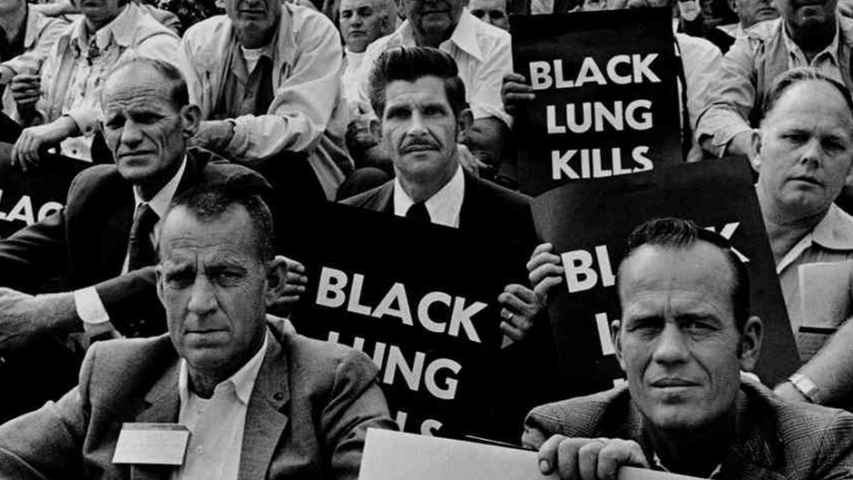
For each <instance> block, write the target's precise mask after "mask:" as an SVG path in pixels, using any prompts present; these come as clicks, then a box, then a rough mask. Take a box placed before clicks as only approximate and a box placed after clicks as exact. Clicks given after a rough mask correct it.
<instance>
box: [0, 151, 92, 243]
mask: <svg viewBox="0 0 853 480" xmlns="http://www.w3.org/2000/svg"><path fill="white" fill-rule="evenodd" d="M11 150H12V146H11V145H10V144H8V143H2V142H0V238H6V237H8V236H9V235H11V234H13V233H15V232H16V231H17V230H20V229H21V228H23V227H26V226H27V225H32V224H34V223H36V222H38V221H39V220H41V219H42V218H44V217H46V216H48V215H50V214H51V213H53V212H55V211H57V210H59V209H60V208H62V206H63V205H64V204H65V197H66V195H67V194H68V187H69V186H71V180H73V179H74V177H75V176H76V175H77V174H78V173H79V172H80V171H81V170H83V169H84V168H86V167H88V166H89V165H91V164H90V163H87V162H82V161H78V160H72V159H69V158H49V159H47V160H45V161H44V162H45V163H46V164H48V165H47V166H46V167H44V168H38V169H36V170H30V171H27V172H23V171H21V169H20V168H17V167H13V166H12V163H11V161H10V158H11ZM53 160H56V161H53Z"/></svg>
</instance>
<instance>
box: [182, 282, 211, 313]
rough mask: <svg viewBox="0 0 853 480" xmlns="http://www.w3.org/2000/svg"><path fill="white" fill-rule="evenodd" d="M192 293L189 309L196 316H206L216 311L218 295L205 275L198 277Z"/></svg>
mask: <svg viewBox="0 0 853 480" xmlns="http://www.w3.org/2000/svg"><path fill="white" fill-rule="evenodd" d="M191 288H192V290H191V291H190V301H189V304H188V305H187V309H188V310H189V311H190V312H191V313H194V314H196V315H204V314H206V313H209V312H211V311H213V310H215V309H216V295H215V293H214V291H213V285H211V283H210V281H209V280H208V279H207V277H206V276H204V275H198V276H197V277H196V280H195V282H194V283H193V285H192V287H191Z"/></svg>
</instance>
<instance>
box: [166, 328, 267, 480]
mask: <svg viewBox="0 0 853 480" xmlns="http://www.w3.org/2000/svg"><path fill="white" fill-rule="evenodd" d="M268 342H269V333H267V336H265V337H264V343H263V345H262V346H261V349H260V350H259V351H258V353H256V354H255V356H253V357H252V358H251V360H249V361H248V362H247V363H246V364H245V365H243V367H242V368H241V369H240V370H238V371H237V373H235V374H234V375H232V376H231V377H230V378H228V379H227V380H225V381H224V382H222V383H220V384H219V385H217V386H216V388H214V390H213V396H212V397H211V398H209V399H204V398H201V397H199V396H198V395H196V394H195V393H193V392H192V391H190V389H189V371H188V370H187V362H186V360H184V359H181V364H180V371H179V373H178V393H179V395H180V399H181V409H180V414H179V417H178V423H180V424H181V425H185V426H186V427H187V428H188V429H189V430H190V432H191V434H190V441H189V445H188V447H187V453H186V457H185V458H184V464H183V466H182V467H180V468H179V469H177V471H175V473H174V474H173V475H172V480H196V479H197V480H210V479H218V480H236V479H237V474H238V472H239V469H240V452H241V450H242V446H243V429H244V427H245V424H246V412H247V411H248V408H249V399H250V398H251V397H252V390H254V388H255V380H256V379H257V378H258V372H259V371H260V369H261V364H262V363H263V361H264V356H265V355H266V351H267V345H268Z"/></svg>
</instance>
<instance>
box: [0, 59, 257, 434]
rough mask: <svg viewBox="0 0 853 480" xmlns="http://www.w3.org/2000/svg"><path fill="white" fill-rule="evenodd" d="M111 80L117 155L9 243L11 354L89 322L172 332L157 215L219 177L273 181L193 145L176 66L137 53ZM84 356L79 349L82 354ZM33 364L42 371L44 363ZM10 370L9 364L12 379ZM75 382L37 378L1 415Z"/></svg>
mask: <svg viewBox="0 0 853 480" xmlns="http://www.w3.org/2000/svg"><path fill="white" fill-rule="evenodd" d="M103 89H104V91H103V94H102V99H101V100H102V102H103V110H104V125H103V130H104V137H105V139H106V141H107V144H108V146H109V147H110V149H111V150H112V152H113V155H114V157H115V159H116V163H115V164H111V165H97V166H93V167H90V168H88V169H86V170H84V171H83V172H82V173H80V174H79V175H78V176H77V177H76V178H75V179H74V182H73V183H72V185H71V188H70V190H69V193H68V199H67V202H66V206H65V208H63V209H62V210H60V211H58V212H56V213H55V214H53V215H51V216H49V217H46V218H45V219H44V220H43V221H41V222H39V223H37V224H34V225H32V226H30V227H28V228H25V229H23V230H20V231H18V232H17V233H16V234H15V235H13V236H11V237H9V238H7V239H4V240H2V241H0V286H2V287H9V288H0V355H3V356H7V358H10V359H14V358H15V355H16V354H22V350H23V351H24V352H26V351H31V349H32V348H38V346H41V345H42V344H43V343H45V342H46V341H49V340H50V339H53V338H54V337H59V338H61V339H63V340H66V339H67V334H68V333H70V332H74V331H79V330H85V332H86V333H87V334H88V335H89V336H90V337H93V338H96V339H99V338H101V337H103V336H107V337H112V336H115V335H116V333H115V332H116V330H117V331H118V332H119V333H120V334H122V335H124V336H131V337H137V336H149V335H154V334H159V333H162V332H165V331H166V322H165V315H164V313H163V310H162V307H161V306H160V302H158V300H157V295H156V290H155V275H154V269H153V267H151V265H154V264H155V263H156V255H155V250H154V245H155V244H156V240H157V238H158V236H159V228H158V226H157V223H158V220H159V219H160V218H161V217H162V215H163V214H164V213H165V211H166V210H167V208H168V206H169V203H170V202H171V200H172V198H173V197H174V196H175V194H176V193H179V192H181V191H183V190H186V189H188V188H191V187H193V186H196V185H200V184H208V183H224V184H228V185H233V186H234V187H235V188H245V189H248V190H250V191H257V192H264V191H265V190H267V189H268V188H269V185H268V184H267V183H266V181H265V180H264V179H263V178H262V177H261V176H260V175H258V174H256V173H254V172H252V171H251V170H249V169H248V168H246V167H242V166H239V165H234V164H231V163H228V162H224V161H222V160H221V159H219V158H218V157H216V156H215V155H212V154H211V153H210V152H206V151H202V150H190V151H187V149H186V142H187V140H188V139H189V138H190V137H191V136H192V135H193V134H194V133H195V131H196V129H197V128H198V125H199V122H200V111H199V109H198V107H197V106H194V105H190V104H189V101H188V98H189V96H188V93H187V86H186V82H185V81H184V78H183V76H182V75H181V73H180V72H179V71H178V70H177V69H176V68H175V67H174V66H172V65H170V64H168V63H166V62H162V61H159V60H151V59H141V58H140V59H135V60H132V61H130V62H128V63H126V64H124V65H123V66H122V67H120V68H118V69H117V70H116V71H115V72H113V73H112V74H111V75H110V77H108V79H107V80H106V82H105V83H104V87H103ZM145 267H147V268H145ZM54 277H60V278H61V280H60V286H61V288H62V289H63V290H65V291H63V292H62V293H50V294H46V295H37V296H31V295H28V294H24V293H21V292H19V291H18V290H22V291H25V292H28V293H43V292H44V290H41V289H40V287H41V286H42V285H44V284H45V283H46V281H47V280H48V279H51V278H54ZM12 288H14V289H16V290H12ZM65 343H68V342H65ZM34 344H35V345H34ZM83 344H85V341H84V342H83ZM36 345H37V346H36ZM24 347H28V348H24ZM79 353H81V352H78V355H72V358H74V359H75V360H77V362H79V360H80V358H81V357H80V355H79ZM44 357H45V355H43V354H34V355H33V358H34V359H37V360H38V362H39V363H44V364H45V365H44V367H45V369H46V370H47V371H54V370H53V369H52V368H51V367H57V365H48V364H47V363H48V362H50V361H51V360H49V359H47V358H44ZM53 361H54V362H56V360H53ZM71 363H72V365H70V366H68V370H70V371H71V372H74V371H75V370H77V368H78V366H79V363H77V365H73V363H74V362H71ZM27 367H28V369H27V370H29V371H34V370H35V371H37V370H38V367H39V366H38V365H27ZM3 368H6V367H3ZM66 371H67V370H66ZM3 375H5V371H4V370H0V381H2V380H3V379H4V377H3ZM57 376H58V375H57ZM75 383H76V374H72V375H71V376H70V377H65V376H63V377H62V378H45V379H40V381H39V382H38V384H39V385H40V386H41V387H43V389H42V388H30V387H29V386H28V388H27V389H21V391H16V394H15V395H8V396H6V395H4V397H7V398H6V399H5V400H0V418H2V417H3V416H5V415H6V414H7V413H10V412H8V411H7V407H8V405H5V403H7V401H8V403H9V404H13V405H15V408H17V407H20V408H24V409H25V408H26V407H35V406H38V405H40V404H41V402H43V401H44V400H45V399H46V398H51V397H55V396H58V395H61V394H62V393H63V392H64V390H67V389H68V388H70V386H73V385H74V384H75ZM5 387H9V388H14V386H13V385H5V384H4V388H5ZM37 387H38V386H37ZM23 390H26V391H23ZM42 390H45V391H42ZM27 394H31V396H32V397H34V398H32V400H31V402H32V403H29V402H27V401H26V400H25V397H26V396H27ZM13 410H14V408H13ZM11 413H14V412H11Z"/></svg>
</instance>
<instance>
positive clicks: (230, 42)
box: [182, 3, 352, 199]
mask: <svg viewBox="0 0 853 480" xmlns="http://www.w3.org/2000/svg"><path fill="white" fill-rule="evenodd" d="M281 10H282V12H281V13H282V14H281V21H280V22H279V31H278V37H277V38H278V40H277V42H278V44H277V45H276V48H275V49H274V56H275V58H273V89H274V90H275V98H274V99H273V101H272V103H271V104H270V106H269V109H268V110H267V114H265V115H243V116H240V117H237V118H234V121H235V128H234V137H233V138H232V140H231V142H230V143H229V144H228V145H227V146H226V148H225V151H223V152H222V153H224V154H225V155H226V156H228V157H230V158H233V159H234V160H236V161H238V162H242V163H247V164H253V163H256V162H259V161H261V160H265V159H267V158H269V157H272V156H274V155H275V154H277V153H279V152H281V151H285V150H286V151H291V152H305V153H308V154H309V162H310V164H311V167H312V168H313V170H314V172H315V173H316V174H317V178H318V179H319V181H320V183H321V185H322V186H323V189H324V190H325V193H326V196H327V197H328V198H329V199H332V198H334V194H335V192H336V191H337V187H338V185H340V183H341V182H343V180H344V173H345V172H346V173H348V172H349V171H350V170H351V169H352V160H351V159H350V158H349V156H348V155H347V153H346V149H345V146H344V132H345V131H346V124H347V112H346V109H345V102H344V99H343V91H342V90H343V89H342V88H341V68H342V58H343V52H342V49H341V42H340V34H339V33H338V31H337V29H336V28H335V26H334V25H333V24H332V22H331V21H330V20H329V19H328V18H326V17H325V16H323V15H322V14H320V13H318V12H316V11H314V10H311V9H309V8H305V7H299V6H295V5H291V4H288V3H285V4H283V5H282V9H281ZM236 42H237V37H236V34H235V32H234V29H233V28H232V25H231V21H230V20H229V19H228V17H227V16H225V15H220V16H216V17H212V18H209V19H207V20H205V21H202V22H200V23H197V24H195V25H194V26H192V27H191V28H190V29H189V30H187V32H186V34H184V39H183V42H182V45H183V53H184V57H185V58H186V60H187V62H188V64H187V66H186V67H185V69H184V70H185V73H186V75H187V84H188V85H189V89H190V101H191V102H193V103H195V104H197V105H199V106H200V107H201V110H202V115H203V118H205V119H207V118H210V116H211V115H212V113H213V109H214V107H215V105H216V101H217V100H218V99H219V98H220V96H221V95H222V90H223V87H224V86H225V80H226V78H227V74H228V62H226V56H227V55H228V54H229V52H230V51H232V50H233V49H234V48H235V44H236Z"/></svg>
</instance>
